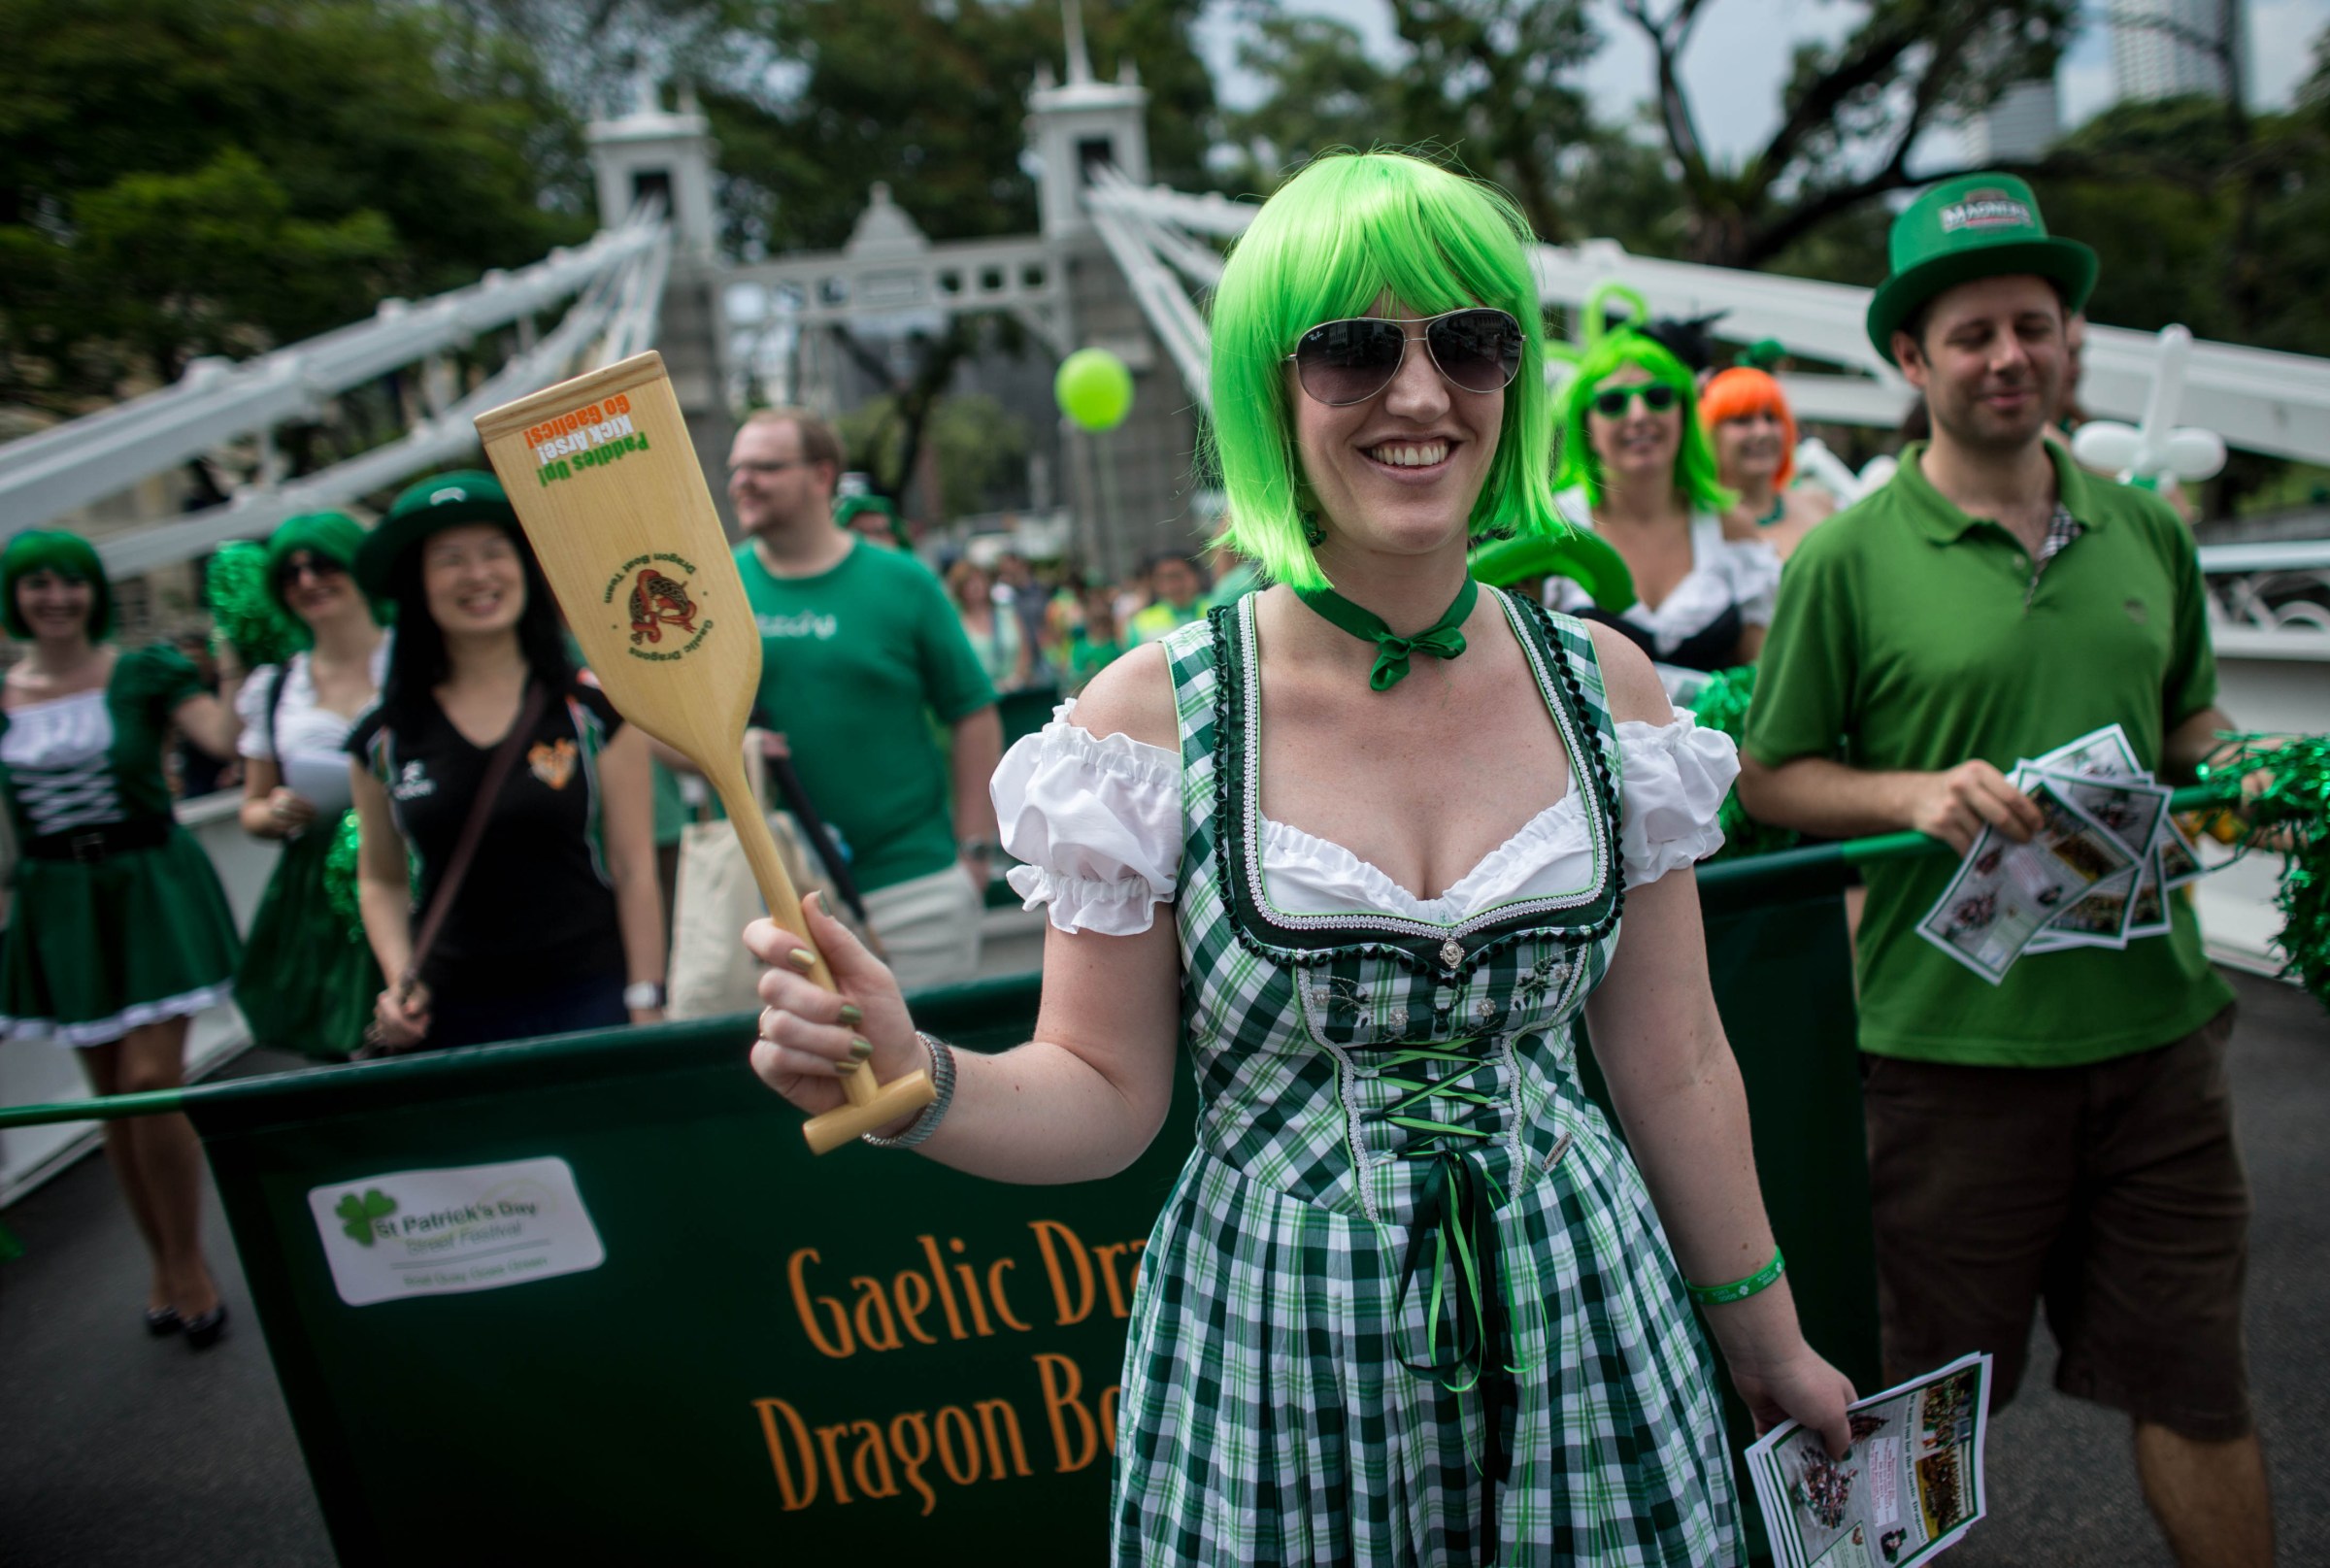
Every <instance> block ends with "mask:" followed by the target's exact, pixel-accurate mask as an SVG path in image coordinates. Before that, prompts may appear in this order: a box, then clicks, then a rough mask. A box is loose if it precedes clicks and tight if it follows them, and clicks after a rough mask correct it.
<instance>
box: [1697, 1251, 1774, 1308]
mask: <svg viewBox="0 0 2330 1568" xmlns="http://www.w3.org/2000/svg"><path fill="white" fill-rule="evenodd" d="M1787 1266H1788V1260H1787V1259H1786V1258H1784V1257H1781V1255H1780V1249H1779V1248H1777V1247H1775V1248H1773V1249H1772V1261H1771V1262H1769V1263H1767V1264H1765V1265H1764V1266H1763V1267H1762V1268H1760V1269H1757V1270H1756V1271H1755V1272H1754V1273H1753V1274H1750V1275H1748V1278H1746V1279H1745V1280H1734V1281H1732V1282H1731V1284H1691V1283H1690V1282H1689V1281H1688V1280H1685V1281H1684V1282H1683V1288H1684V1289H1686V1290H1688V1291H1690V1293H1691V1299H1692V1300H1693V1301H1696V1302H1697V1303H1699V1305H1700V1306H1702V1307H1721V1306H1724V1305H1726V1304H1728V1303H1730V1302H1734V1301H1746V1300H1747V1299H1748V1297H1749V1296H1752V1295H1754V1294H1755V1293H1756V1292H1757V1291H1758V1290H1761V1289H1764V1288H1765V1287H1767V1286H1768V1285H1770V1284H1772V1282H1773V1281H1775V1280H1777V1279H1779V1278H1780V1276H1781V1271H1782V1270H1783V1269H1785V1268H1786V1267H1787Z"/></svg>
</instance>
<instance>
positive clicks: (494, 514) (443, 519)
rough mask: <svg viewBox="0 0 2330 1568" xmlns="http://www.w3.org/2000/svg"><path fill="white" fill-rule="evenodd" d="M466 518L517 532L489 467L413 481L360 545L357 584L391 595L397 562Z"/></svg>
mask: <svg viewBox="0 0 2330 1568" xmlns="http://www.w3.org/2000/svg"><path fill="white" fill-rule="evenodd" d="M464 522H493V523H499V524H500V525H501V526H503V527H504V528H507V529H509V530H510V532H511V533H512V534H513V535H515V534H516V533H517V514H516V512H515V511H513V510H512V509H511V506H510V497H509V496H508V494H506V493H505V492H504V491H503V489H502V482H501V481H500V480H498V479H495V478H494V477H493V476H492V475H491V474H488V473H486V472H484V471H483V469H476V468H464V469H458V470H456V471H454V472H453V473H450V474H438V475H434V476H432V477H431V478H428V479H424V480H421V481H419V482H417V483H416V484H411V485H408V486H407V487H406V489H405V492H404V494H402V495H400V496H398V497H397V498H396V503H395V505H393V506H391V507H390V508H389V509H388V515H387V516H386V517H383V518H382V519H381V523H380V526H379V527H377V528H375V529H373V531H372V532H371V533H370V534H368V535H366V536H365V539H364V543H363V544H362V545H361V546H360V547H358V549H357V550H356V584H357V585H358V586H360V587H361V588H363V590H364V591H365V592H366V593H368V594H370V595H372V596H373V597H374V598H376V599H386V598H389V597H391V596H392V587H393V584H394V583H395V580H396V567H397V563H398V562H399V561H401V560H403V559H404V558H405V551H407V550H411V549H412V548H413V547H414V546H415V545H417V544H419V543H420V542H421V541H422V540H424V539H426V538H428V537H429V535H431V534H434V533H440V532H443V531H444V530H445V529H448V528H450V527H453V526H455V525H457V524H459V523H464Z"/></svg>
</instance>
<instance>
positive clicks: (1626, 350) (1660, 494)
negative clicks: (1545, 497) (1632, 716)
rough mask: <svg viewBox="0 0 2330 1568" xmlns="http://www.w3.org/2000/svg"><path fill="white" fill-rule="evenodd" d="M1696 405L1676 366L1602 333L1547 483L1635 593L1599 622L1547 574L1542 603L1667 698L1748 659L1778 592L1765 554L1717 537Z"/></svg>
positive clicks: (1631, 340) (1712, 486) (1566, 412)
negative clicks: (1547, 591) (1606, 639)
mask: <svg viewBox="0 0 2330 1568" xmlns="http://www.w3.org/2000/svg"><path fill="white" fill-rule="evenodd" d="M1696 402H1697V396H1696V391H1695V388H1694V386H1693V384H1692V382H1691V374H1690V372H1689V371H1688V370H1687V369H1685V368H1684V367H1683V364H1682V361H1681V360H1680V359H1677V358H1676V357H1675V355H1674V354H1672V353H1671V352H1669V351H1668V350H1666V349H1665V348H1664V347H1662V346H1661V345H1659V344H1657V343H1655V342H1653V341H1652V340H1651V339H1649V338H1648V337H1645V336H1643V335H1642V334H1640V333H1636V332H1631V331H1625V332H1614V333H1612V334H1611V335H1610V336H1608V337H1606V338H1604V339H1603V340H1602V341H1601V342H1600V343H1598V344H1596V345H1595V346H1594V347H1593V348H1592V349H1591V350H1588V351H1587V353H1586V356H1585V358H1584V359H1583V360H1582V361H1581V363H1580V364H1579V366H1578V373H1577V375H1576V376H1574V377H1573V378H1572V379H1571V381H1570V384H1569V385H1568V386H1567V387H1565V388H1563V391H1562V400H1561V450H1560V454H1559V459H1558V462H1557V465H1556V469H1555V475H1554V483H1555V484H1559V485H1562V486H1564V488H1563V490H1562V493H1561V495H1560V496H1559V498H1558V500H1557V503H1556V504H1557V505H1559V506H1560V507H1561V509H1562V512H1563V514H1564V516H1566V517H1568V518H1569V519H1570V521H1572V522H1574V523H1576V524H1577V525H1578V526H1580V527H1581V528H1590V529H1592V530H1593V531H1594V532H1596V533H1598V534H1600V535H1601V536H1602V537H1603V538H1604V539H1606V540H1608V541H1609V542H1610V544H1611V546H1612V548H1614V550H1617V552H1618V553H1619V555H1621V556H1623V557H1624V558H1625V561H1626V566H1627V569H1628V570H1629V571H1630V572H1632V573H1633V574H1634V587H1635V594H1636V598H1635V602H1634V603H1633V604H1632V605H1631V606H1629V607H1628V608H1627V609H1625V610H1624V611H1622V612H1620V613H1618V614H1616V615H1611V614H1608V613H1606V612H1603V611H1600V610H1597V609H1595V608H1594V604H1593V601H1592V599H1590V598H1589V597H1587V595H1586V594H1585V592H1584V590H1583V589H1582V588H1581V587H1580V586H1579V585H1578V584H1574V583H1570V582H1567V581H1566V580H1561V579H1555V580H1554V581H1553V583H1552V585H1551V591H1552V592H1553V593H1555V594H1556V595H1558V597H1557V598H1555V599H1554V601H1553V607H1554V608H1555V609H1558V610H1565V611H1568V612H1570V613H1571V614H1573V615H1577V616H1579V617H1582V618H1584V619H1587V620H1595V621H1600V622H1602V623H1603V624H1605V625H1609V626H1613V627H1615V628H1616V629H1617V630H1619V631H1621V632H1623V633H1625V634H1626V636H1628V637H1629V638H1631V639H1633V641H1634V642H1635V643H1636V644H1637V645H1638V646H1640V647H1641V648H1642V650H1643V651H1645V652H1646V653H1648V654H1649V655H1650V657H1651V658H1652V659H1653V660H1655V661H1656V662H1657V663H1658V664H1659V665H1660V666H1661V673H1662V675H1663V676H1664V677H1665V679H1666V681H1667V685H1668V688H1669V689H1670V690H1671V691H1674V692H1675V693H1676V694H1677V695H1678V696H1679V697H1680V696H1681V695H1682V694H1683V693H1684V692H1686V691H1688V690H1690V689H1692V688H1694V687H1695V685H1696V684H1697V683H1696V682H1695V681H1694V680H1693V679H1692V678H1691V677H1690V676H1689V675H1687V674H1683V673H1681V672H1687V671H1703V670H1722V669H1729V668H1731V667H1732V666H1734V665H1740V664H1749V663H1752V662H1754V660H1755V656H1756V653H1757V652H1758V651H1760V650H1761V649H1762V648H1763V643H1764V628H1765V627H1766V626H1768V625H1769V624H1770V623H1771V620H1772V601H1773V598H1774V596H1775V595H1776V594H1777V593H1778V591H1779V588H1780V557H1779V556H1778V555H1777V554H1775V553H1774V552H1773V550H1772V548H1771V547H1770V546H1769V545H1766V544H1764V543H1763V542H1761V541H1760V540H1730V539H1726V538H1725V537H1724V534H1723V520H1722V515H1723V513H1724V511H1725V510H1726V509H1727V508H1729V507H1730V506H1731V505H1732V503H1733V500H1734V497H1733V496H1732V494H1731V492H1730V491H1729V490H1727V489H1725V488H1724V487H1723V484H1722V482H1721V481H1720V480H1719V479H1717V478H1716V472H1715V454H1714V449H1713V448H1712V447H1711V446H1709V444H1708V439H1707V434H1706V432H1705V431H1704V430H1702V429H1701V428H1700V424H1699V417H1698V411H1697V408H1696V407H1695V405H1696ZM1670 672H1672V673H1670Z"/></svg>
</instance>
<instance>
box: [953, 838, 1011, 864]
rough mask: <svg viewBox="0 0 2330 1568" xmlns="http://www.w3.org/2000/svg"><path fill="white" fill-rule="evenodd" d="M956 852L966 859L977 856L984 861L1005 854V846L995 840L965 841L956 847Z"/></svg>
mask: <svg viewBox="0 0 2330 1568" xmlns="http://www.w3.org/2000/svg"><path fill="white" fill-rule="evenodd" d="M954 852H955V853H957V854H959V855H962V856H964V857H965V858H966V859H968V858H970V857H971V856H974V855H976V856H978V857H979V858H980V859H982V860H992V859H995V858H996V857H997V856H998V855H1000V854H1002V853H1003V846H1002V845H1000V844H998V843H996V842H995V841H994V840H993V839H965V840H963V842H962V843H960V844H958V845H956V846H955V847H954Z"/></svg>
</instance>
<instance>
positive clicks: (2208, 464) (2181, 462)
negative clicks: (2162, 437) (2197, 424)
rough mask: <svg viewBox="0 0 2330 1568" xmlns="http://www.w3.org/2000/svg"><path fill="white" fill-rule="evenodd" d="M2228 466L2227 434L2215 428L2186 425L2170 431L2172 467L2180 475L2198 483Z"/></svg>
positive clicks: (2169, 446)
mask: <svg viewBox="0 0 2330 1568" xmlns="http://www.w3.org/2000/svg"><path fill="white" fill-rule="evenodd" d="M2224 466H2225V438H2224V437H2222V436H2220V435H2218V434H2217V433H2216V432H2215V431H2214V430H2201V429H2196V428H2194V427H2193V426H2191V425H2186V426H2185V427H2184V428H2182V429H2180V430H2171V431H2170V432H2169V433H2168V468H2169V472H2170V473H2172V474H2174V475H2176V476H2177V478H2179V479H2180V480H2184V481H2186V482H2187V483H2191V484H2198V483H2199V482H2200V481H2202V480H2205V479H2214V478H2215V477H2216V472H2217V470H2218V469H2221V468H2223V467H2224Z"/></svg>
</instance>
